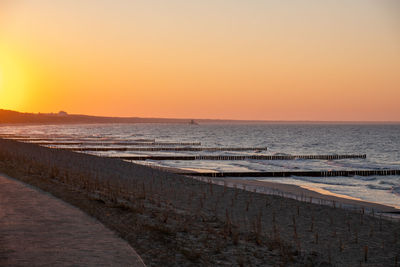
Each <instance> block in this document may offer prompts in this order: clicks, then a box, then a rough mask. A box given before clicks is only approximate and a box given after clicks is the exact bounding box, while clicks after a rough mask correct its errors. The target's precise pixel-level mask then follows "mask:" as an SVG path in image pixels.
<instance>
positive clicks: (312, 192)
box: [127, 161, 400, 220]
mask: <svg viewBox="0 0 400 267" xmlns="http://www.w3.org/2000/svg"><path fill="white" fill-rule="evenodd" d="M127 162H130V161H127ZM143 166H147V167H150V168H154V169H159V170H164V171H167V172H171V173H174V174H180V173H185V172H186V171H187V170H188V169H187V168H185V169H179V168H173V167H165V166H156V165H144V164H143ZM190 170H192V171H196V172H198V171H199V169H190ZM206 171H207V172H208V171H209V170H206ZM186 177H188V178H190V179H195V180H199V181H204V182H209V181H213V183H215V184H219V185H222V186H223V185H224V181H225V182H228V183H231V184H230V185H229V184H226V185H228V186H230V187H234V188H235V187H237V188H242V189H244V190H247V191H249V192H254V189H255V190H256V192H257V193H261V194H267V195H279V196H283V197H285V198H291V199H296V200H298V201H305V202H310V199H311V202H312V203H315V204H323V205H327V206H333V205H336V204H337V205H338V207H339V206H340V205H342V207H343V208H349V209H363V208H364V209H365V210H366V211H367V212H370V213H372V212H378V213H379V212H380V213H383V214H386V215H387V216H389V217H392V216H390V215H394V214H399V216H398V218H397V219H399V220H400V206H395V205H393V206H391V205H389V204H384V203H377V202H372V201H366V200H362V199H359V198H354V197H351V196H346V195H340V194H335V193H332V192H330V191H328V190H324V191H325V192H324V191H322V190H320V189H319V188H314V187H307V186H300V185H295V184H285V183H279V182H275V181H274V182H270V181H261V180H256V179H254V180H245V179H240V178H211V177H196V176H189V175H187V176H186ZM246 186H252V187H253V188H252V189H250V188H249V187H247V188H246ZM307 199H308V200H307ZM333 203H335V204H333Z"/></svg>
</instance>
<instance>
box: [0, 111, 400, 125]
mask: <svg viewBox="0 0 400 267" xmlns="http://www.w3.org/2000/svg"><path fill="white" fill-rule="evenodd" d="M191 120H192V118H190V119H177V118H141V117H104V116H90V115H81V114H68V113H66V112H64V111H60V112H58V113H22V112H17V111H12V110H4V109H0V124H96V123H182V124H187V123H190V122H191ZM194 120H195V122H197V123H204V124H208V123H210V124H211V123H232V124H262V123H282V124H285V123H308V124H335V123H340V124H354V123H358V124H363V123H371V124H385V123H392V124H398V123H400V121H311V120H310V121H308V120H302V121H285V120H224V119H195V118H194Z"/></svg>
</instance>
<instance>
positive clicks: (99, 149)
mask: <svg viewBox="0 0 400 267" xmlns="http://www.w3.org/2000/svg"><path fill="white" fill-rule="evenodd" d="M54 148H57V147H54ZM59 149H64V150H70V151H251V150H256V151H261V150H262V151H265V150H267V148H266V147H67V148H59Z"/></svg>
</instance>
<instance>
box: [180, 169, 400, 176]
mask: <svg viewBox="0 0 400 267" xmlns="http://www.w3.org/2000/svg"><path fill="white" fill-rule="evenodd" d="M178 174H181V175H189V176H207V177H291V176H309V177H335V176H389V175H400V170H342V171H287V172H280V171H277V172H183V173H178Z"/></svg>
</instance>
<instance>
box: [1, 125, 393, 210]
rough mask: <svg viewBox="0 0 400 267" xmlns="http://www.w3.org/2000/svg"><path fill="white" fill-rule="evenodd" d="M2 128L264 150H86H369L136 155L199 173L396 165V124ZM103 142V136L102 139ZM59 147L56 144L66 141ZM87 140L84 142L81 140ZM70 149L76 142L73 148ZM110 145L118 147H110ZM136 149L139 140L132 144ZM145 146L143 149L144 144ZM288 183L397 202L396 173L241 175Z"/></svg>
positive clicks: (17, 132)
mask: <svg viewBox="0 0 400 267" xmlns="http://www.w3.org/2000/svg"><path fill="white" fill-rule="evenodd" d="M0 134H15V135H24V136H30V137H38V138H43V137H52V138H55V139H59V140H61V139H60V138H75V139H79V138H92V139H93V140H96V139H97V140H104V139H105V138H109V139H113V140H137V139H155V140H156V141H158V142H201V146H200V147H267V148H268V150H267V151H251V150H250V151H238V152H235V151H213V152H212V151H199V152H187V151H179V152H177V151H162V152H136V151H135V152H129V151H128V152H117V151H107V152H90V153H92V154H96V155H101V156H127V155H131V156H133V155H180V156H182V155H285V154H291V155H317V154H367V158H366V159H342V160H274V161H267V160H243V161H207V160H201V161H200V160H198V161H176V160H169V161H145V162H144V161H138V162H136V163H140V164H147V165H156V166H165V167H174V168H180V169H187V170H198V171H217V172H226V171H236V172H242V171H243V172H248V171H294V170H296V171H301V170H311V171H312V170H315V171H319V170H356V169H357V170H360V169H361V170H376V169H400V124H375V125H372V124H371V125H368V124H354V125H352V124H258V125H255V124H248V125H245V124H231V125H230V124H204V125H185V124H101V125H100V124H98V125H54V126H48V125H47V126H3V127H0ZM104 142H106V141H104ZM68 146H71V145H64V146H59V147H68ZM85 146H88V145H85ZM74 147H76V145H75V146H74ZM113 147H116V146H114V145H113ZM135 147H137V146H135ZM143 147H148V146H147V145H146V146H143ZM179 147H182V146H179ZM242 179H257V180H267V181H274V182H280V183H290V184H296V185H301V186H307V187H312V188H317V189H324V190H327V191H329V192H332V193H335V194H340V195H344V196H350V197H355V198H359V199H362V200H366V201H372V202H377V203H383V204H389V205H395V206H400V176H368V177H361V176H354V177H290V178H246V177H243V178H242Z"/></svg>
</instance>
